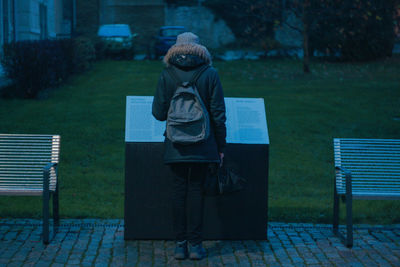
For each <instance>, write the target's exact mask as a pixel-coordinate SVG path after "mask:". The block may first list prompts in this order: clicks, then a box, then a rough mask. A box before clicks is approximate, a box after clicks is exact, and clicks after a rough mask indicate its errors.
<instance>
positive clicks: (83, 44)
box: [72, 37, 96, 72]
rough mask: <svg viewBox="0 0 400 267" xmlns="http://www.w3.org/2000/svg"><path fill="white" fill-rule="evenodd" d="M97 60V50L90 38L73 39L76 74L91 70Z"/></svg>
mask: <svg viewBox="0 0 400 267" xmlns="http://www.w3.org/2000/svg"><path fill="white" fill-rule="evenodd" d="M95 59H96V53H95V48H94V46H93V43H92V41H91V40H90V39H89V38H85V37H77V38H75V39H73V62H72V64H73V66H74V72H82V71H86V70H88V69H90V67H91V65H92V62H93V61H94V60H95Z"/></svg>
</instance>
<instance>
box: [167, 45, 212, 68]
mask: <svg viewBox="0 0 400 267" xmlns="http://www.w3.org/2000/svg"><path fill="white" fill-rule="evenodd" d="M182 55H192V56H196V57H199V59H201V61H203V62H204V63H205V64H208V65H210V66H211V64H212V60H211V55H210V53H209V52H208V50H207V48H206V47H205V46H202V45H199V44H192V43H190V44H180V45H176V44H175V45H173V46H171V48H170V49H169V50H168V52H167V54H166V55H165V56H164V59H163V61H164V63H165V65H167V66H170V65H171V64H173V62H172V61H173V58H176V57H177V56H182ZM173 65H174V64H173Z"/></svg>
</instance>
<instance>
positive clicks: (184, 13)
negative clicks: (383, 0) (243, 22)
mask: <svg viewBox="0 0 400 267" xmlns="http://www.w3.org/2000/svg"><path fill="white" fill-rule="evenodd" d="M165 25H168V26H185V28H186V29H187V30H188V31H191V32H194V33H196V34H197V35H198V36H199V37H200V40H201V42H202V43H203V44H204V45H206V46H207V47H210V48H218V47H220V46H223V45H226V44H229V43H232V42H234V41H235V36H234V34H233V33H232V31H231V29H230V28H229V27H228V26H227V24H226V23H225V21H223V20H221V19H217V18H216V17H215V16H214V14H213V13H212V12H211V11H210V10H209V9H208V8H205V7H202V6H180V7H173V6H171V7H168V6H166V7H165Z"/></svg>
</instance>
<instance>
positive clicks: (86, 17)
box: [75, 0, 100, 36]
mask: <svg viewBox="0 0 400 267" xmlns="http://www.w3.org/2000/svg"><path fill="white" fill-rule="evenodd" d="M99 14H100V7H99V0H77V1H76V29H75V30H76V33H77V34H80V35H86V36H96V34H97V30H98V28H99Z"/></svg>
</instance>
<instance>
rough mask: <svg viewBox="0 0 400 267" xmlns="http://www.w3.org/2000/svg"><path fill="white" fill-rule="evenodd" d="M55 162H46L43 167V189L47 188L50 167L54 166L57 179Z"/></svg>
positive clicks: (46, 189)
mask: <svg viewBox="0 0 400 267" xmlns="http://www.w3.org/2000/svg"><path fill="white" fill-rule="evenodd" d="M57 166H58V164H57V163H48V164H47V165H46V166H45V167H44V168H43V191H48V190H49V183H50V170H51V168H56V179H57V175H58V174H57Z"/></svg>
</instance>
